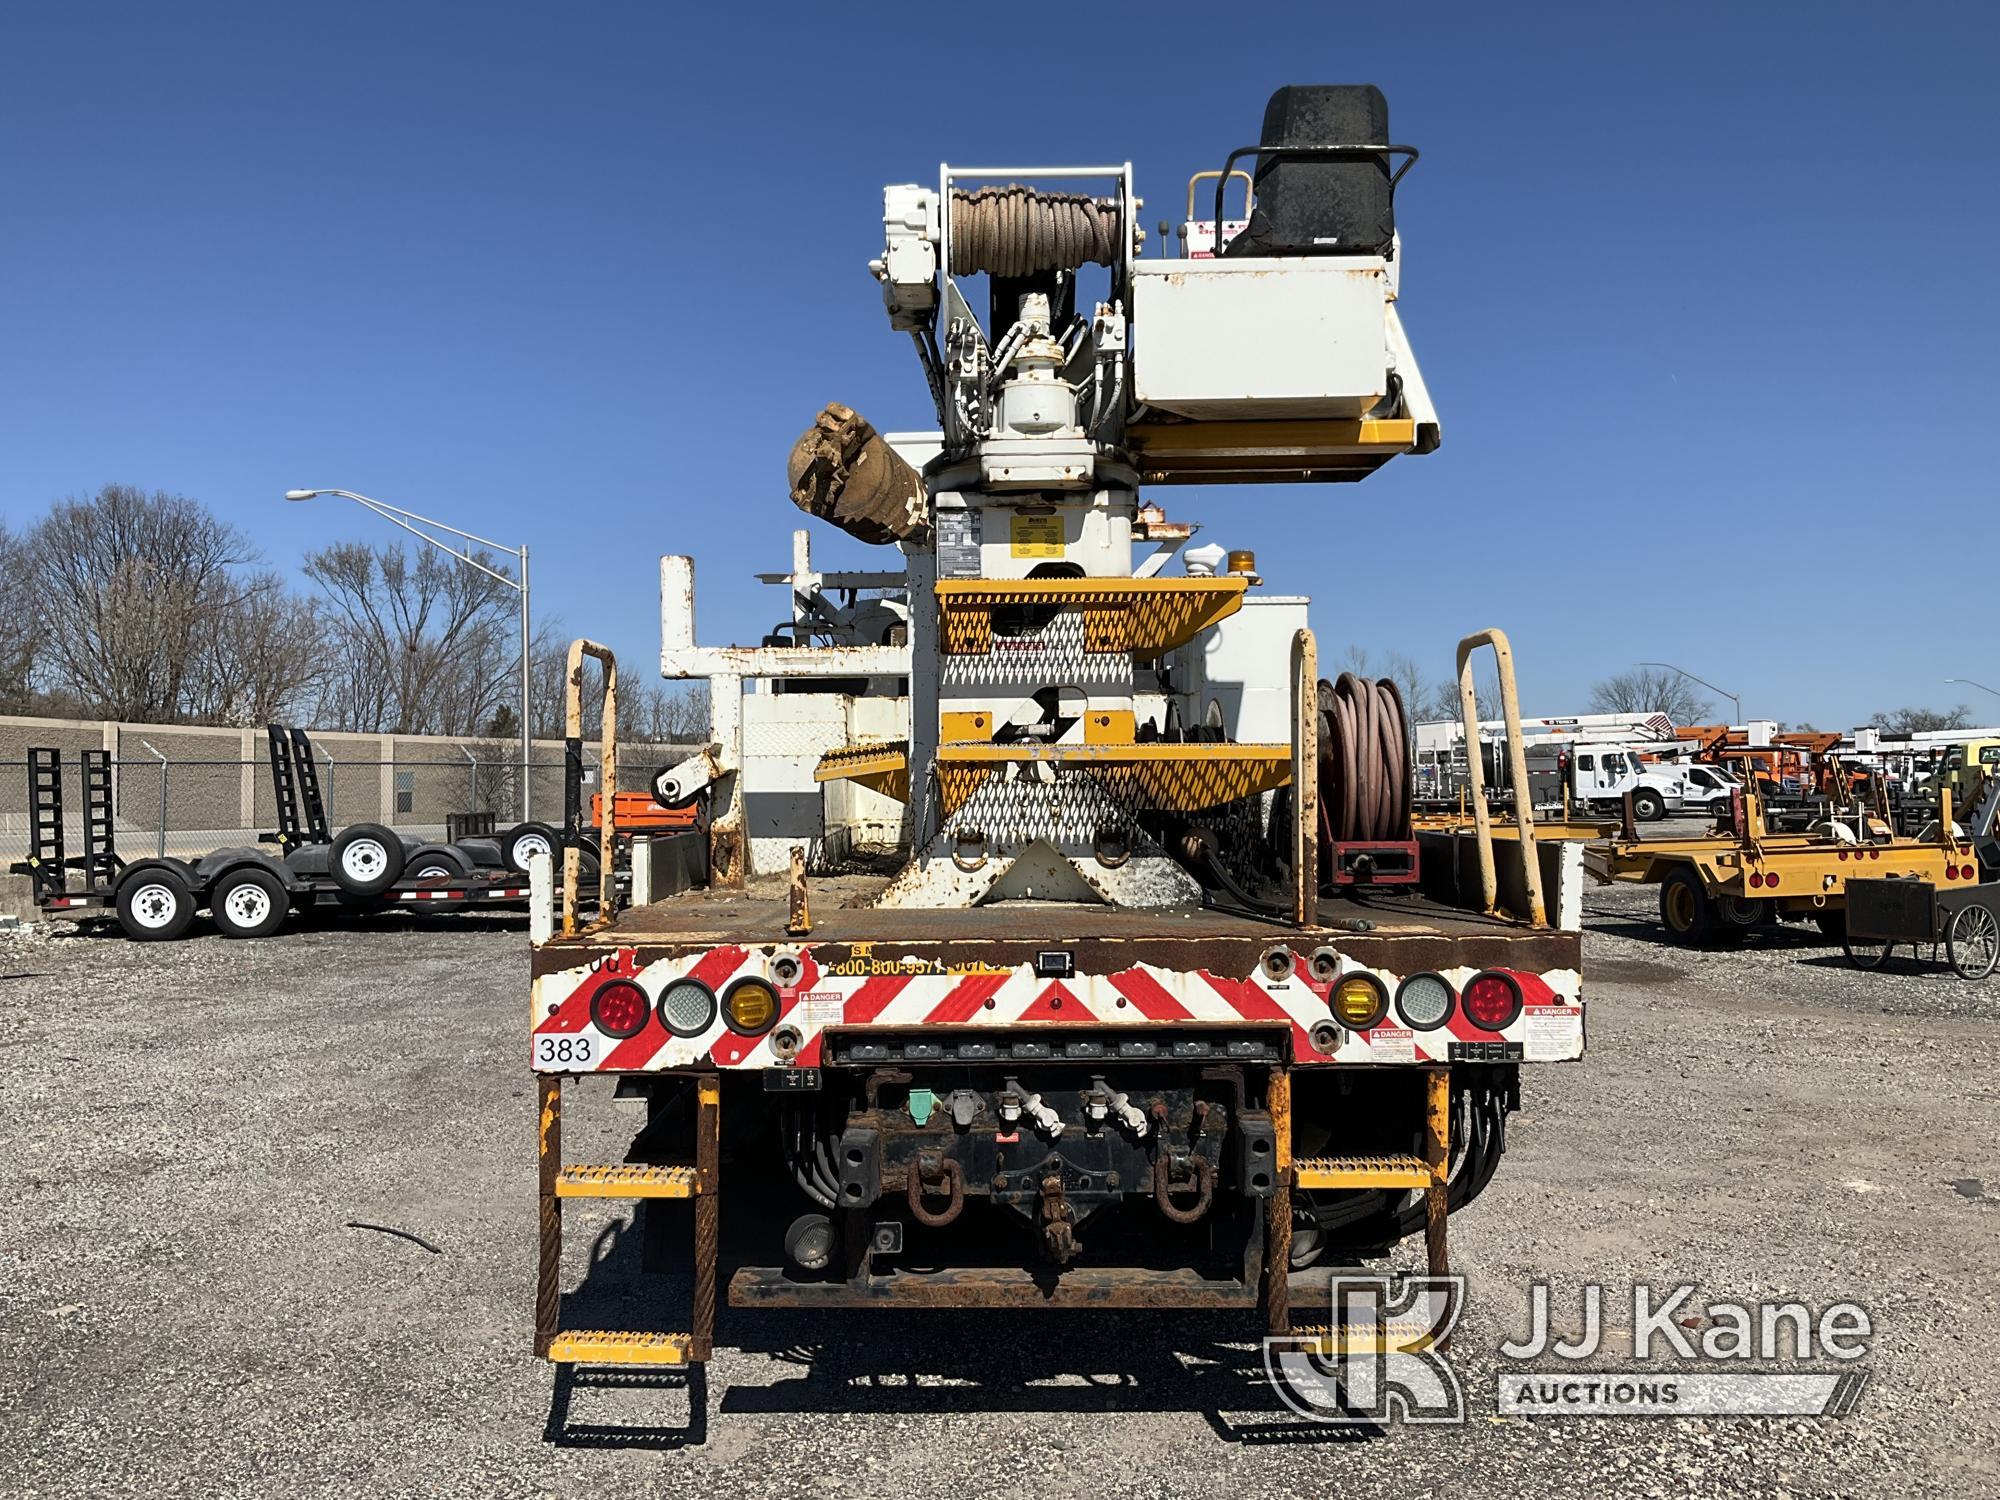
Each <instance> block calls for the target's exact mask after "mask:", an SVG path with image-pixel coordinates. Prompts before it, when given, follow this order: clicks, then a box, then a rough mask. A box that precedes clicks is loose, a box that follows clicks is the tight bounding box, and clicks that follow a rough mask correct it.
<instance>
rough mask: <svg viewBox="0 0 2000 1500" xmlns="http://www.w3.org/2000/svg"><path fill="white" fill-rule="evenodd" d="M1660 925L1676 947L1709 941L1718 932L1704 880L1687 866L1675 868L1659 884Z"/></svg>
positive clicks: (1676, 866)
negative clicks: (1681, 944) (1702, 881)
mask: <svg viewBox="0 0 2000 1500" xmlns="http://www.w3.org/2000/svg"><path fill="white" fill-rule="evenodd" d="M1660 925H1661V926H1662V927H1664V928H1666V929H1667V936H1668V937H1670V938H1672V939H1673V940H1674V941H1675V942H1677V943H1699V942H1703V941H1706V940H1707V939H1708V937H1709V936H1710V935H1711V934H1712V933H1713V932H1714V931H1715V910H1714V907H1713V904H1712V903H1711V902H1710V901H1709V899H1708V892H1707V891H1705V890H1703V889H1702V885H1701V877H1700V876H1699V875H1697V874H1695V872H1694V871H1693V870H1691V869H1689V868H1688V867H1687V866H1686V865H1675V866H1674V867H1673V869H1671V870H1669V871H1667V878H1666V879H1665V880H1663V881H1661V882H1660Z"/></svg>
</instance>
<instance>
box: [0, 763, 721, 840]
mask: <svg viewBox="0 0 2000 1500" xmlns="http://www.w3.org/2000/svg"><path fill="white" fill-rule="evenodd" d="M83 748H84V747H81V746H78V747H65V748H64V749H63V752H62V808H63V818H64V823H65V830H64V841H65V844H64V852H65V853H66V854H67V855H68V856H70V857H72V858H74V857H75V856H77V855H78V854H80V853H82V851H83V820H84V806H85V803H84V782H83V756H82V749H83ZM145 748H146V749H147V752H148V753H147V754H145V755H144V756H143V757H141V758H137V759H135V758H133V757H132V756H130V755H129V754H127V755H125V756H122V757H121V758H119V759H117V760H114V761H113V762H112V763H111V785H112V827H113V830H114V834H115V838H116V841H117V851H118V853H119V854H120V855H121V856H123V857H124V858H126V859H136V858H139V857H142V856H145V855H150V854H166V855H173V856H176V857H178V858H182V859H197V858H200V857H201V856H202V855H205V854H209V853H211V852H213V851H214V850H217V849H224V848H229V847H232V846H239V845H245V844H259V843H262V844H265V845H267V846H269V844H270V836H271V835H272V834H274V833H276V832H277V827H278V805H277V796H276V793H275V791H274V789H273V786H272V781H271V763H270V761H269V760H268V759H255V760H244V759H216V758H204V757H200V756H190V757H177V756H173V755H169V754H166V753H164V752H162V751H159V750H157V749H153V748H152V747H151V746H146V747H145ZM693 748H694V747H691V746H680V745H653V744H638V745H630V746H626V745H621V746H620V747H619V750H618V789H619V790H620V791H625V792H644V791H650V790H651V788H652V783H653V776H654V774H655V773H656V772H657V771H659V770H661V769H663V768H665V767H667V766H670V765H674V764H676V763H678V762H679V761H680V760H682V759H684V758H685V757H686V756H687V755H688V754H690V753H692V750H693ZM313 764H314V767H315V769H316V770H317V771H318V773H319V789H320V796H321V798H322V800H323V801H324V802H325V804H326V818H327V823H328V825H329V826H330V827H331V828H332V829H333V830H334V831H335V832H338V831H339V830H340V829H341V828H342V827H343V826H344V825H346V824H349V823H381V824H384V825H386V826H387V827H390V828H393V829H396V830H397V831H398V832H401V833H408V834H412V835H415V836H417V837H420V838H438V839H442V838H443V837H444V834H445V820H446V818H447V816H448V815H449V814H453V813H491V814H492V815H493V821H494V826H495V827H496V828H498V829H506V828H509V827H511V826H513V825H514V824H515V823H517V822H519V821H520V817H521V797H520V786H521V765H520V762H519V760H517V759H516V760H501V759H493V758H489V757H483V756H477V755H473V754H470V753H461V754H460V755H459V757H458V758H457V759H456V760H451V759H437V758H431V759H424V760H402V759H397V760H386V761H384V760H361V759H355V758H348V759H342V758H341V757H340V756H339V755H338V754H330V753H328V751H327V749H326V748H325V747H324V746H321V745H319V744H317V743H315V745H314V747H313ZM28 765H29V763H28V761H27V760H26V759H25V758H23V759H18V760H0V872H4V871H5V869H6V868H7V866H9V865H12V864H14V863H15V862H17V861H19V860H23V859H26V858H27V857H28V855H29V853H30V850H31V846H32V839H33V829H32V826H31V823H32V820H31V817H30V812H29V808H30V801H29V783H28ZM530 776H531V779H530V783H529V793H530V799H531V805H532V815H533V817H534V819H535V821H537V822H541V823H547V824H550V825H551V826H560V825H561V823H562V816H563V764H562V762H561V760H559V759H557V760H537V761H535V762H534V763H533V764H532V766H531V768H530ZM584 783H585V785H584V795H585V796H586V797H588V796H589V795H590V794H592V793H593V792H598V791H601V790H602V778H601V777H600V776H599V775H598V768H597V755H596V752H595V750H594V749H586V751H585V754H584Z"/></svg>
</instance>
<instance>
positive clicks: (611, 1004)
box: [590, 979, 653, 1037]
mask: <svg viewBox="0 0 2000 1500" xmlns="http://www.w3.org/2000/svg"><path fill="white" fill-rule="evenodd" d="M652 1013H653V1001H652V997H651V996H649V995H648V994H647V993H646V992H645V991H644V990H642V989H640V988H639V986H638V985H636V984H634V983H633V982H632V981H631V980H629V979H613V980H610V981H608V982H606V983H604V984H601V985H599V986H598V987H597V993H596V994H594V995H592V996H591V997H590V1024H591V1025H593V1026H595V1027H596V1028H597V1029H598V1030H599V1031H601V1032H603V1033H604V1034H605V1035H606V1036H615V1037H628V1036H637V1035H638V1034H639V1033H640V1032H641V1031H644V1030H645V1029H646V1018H647V1017H648V1016H650V1015H651V1014H652Z"/></svg>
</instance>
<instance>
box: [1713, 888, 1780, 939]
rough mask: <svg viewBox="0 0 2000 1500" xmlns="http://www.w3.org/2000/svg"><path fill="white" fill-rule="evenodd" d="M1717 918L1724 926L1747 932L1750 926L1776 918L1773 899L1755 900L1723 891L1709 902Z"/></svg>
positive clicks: (1775, 904) (1775, 906) (1760, 924)
mask: <svg viewBox="0 0 2000 1500" xmlns="http://www.w3.org/2000/svg"><path fill="white" fill-rule="evenodd" d="M1709 905H1710V909H1711V910H1713V911H1714V913H1715V915H1716V918H1717V920H1718V921H1719V922H1720V924H1721V925H1722V926H1724V927H1730V928H1735V929H1737V930H1739V931H1745V932H1747V931H1748V930H1749V929H1751V928H1752V927H1762V926H1763V925H1764V924H1765V923H1766V922H1775V921H1776V920H1777V919H1778V906H1777V903H1776V902H1775V901H1756V900H1752V899H1751V898H1750V897H1748V896H1736V895H1731V894H1728V893H1727V892H1725V893H1724V894H1722V895H1720V896H1717V897H1715V898H1714V899H1713V900H1712V901H1711V902H1710V903H1709Z"/></svg>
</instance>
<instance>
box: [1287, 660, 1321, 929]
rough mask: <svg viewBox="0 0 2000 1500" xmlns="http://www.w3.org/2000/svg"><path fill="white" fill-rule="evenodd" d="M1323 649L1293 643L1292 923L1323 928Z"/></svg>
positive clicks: (1298, 925) (1299, 925)
mask: <svg viewBox="0 0 2000 1500" xmlns="http://www.w3.org/2000/svg"><path fill="white" fill-rule="evenodd" d="M1318 768H1319V646H1318V644H1317V643H1316V642H1315V641H1314V639H1313V633H1312V632H1311V631H1310V630H1301V631H1300V632H1299V633H1298V634H1297V635H1296V636H1294V637H1293V638H1292V923H1293V925H1294V926H1297V927H1312V926H1315V925H1317V923H1318V922H1319V769H1318Z"/></svg>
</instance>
